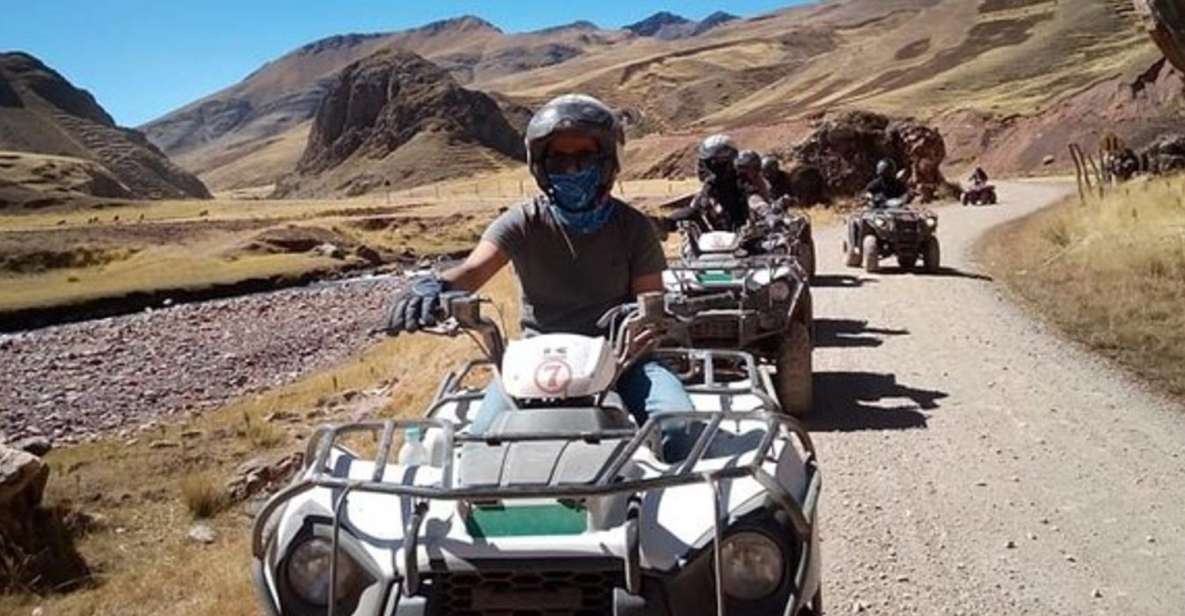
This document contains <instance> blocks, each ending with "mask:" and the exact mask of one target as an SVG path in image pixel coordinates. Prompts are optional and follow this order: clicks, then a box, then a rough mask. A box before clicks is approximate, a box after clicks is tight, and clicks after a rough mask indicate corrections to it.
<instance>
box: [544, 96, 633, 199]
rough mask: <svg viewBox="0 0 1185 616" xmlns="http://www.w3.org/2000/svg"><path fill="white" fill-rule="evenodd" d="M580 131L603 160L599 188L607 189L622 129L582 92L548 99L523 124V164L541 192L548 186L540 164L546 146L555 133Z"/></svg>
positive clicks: (622, 138) (618, 158) (601, 105)
mask: <svg viewBox="0 0 1185 616" xmlns="http://www.w3.org/2000/svg"><path fill="white" fill-rule="evenodd" d="M569 130H574V131H580V132H583V133H587V134H588V136H590V137H592V138H593V139H596V141H597V145H599V146H600V150H601V154H602V155H603V156H604V162H603V163H602V165H603V166H602V168H601V187H602V188H603V189H608V188H611V187H612V186H613V182H614V181H616V179H617V173H618V171H620V170H621V148H622V147H623V146H624V145H625V131H624V130H623V129H622V127H621V121H620V120H619V119H618V117H617V114H616V113H614V112H613V110H612V109H610V108H609V107H608V106H607V105H606V104H605V103H602V102H601V101H599V100H597V99H595V98H593V97H591V96H586V95H584V94H566V95H564V96H560V97H558V98H554V99H552V100H551V101H550V102H548V103H547V104H546V105H544V106H542V107H540V108H539V111H536V112H535V115H534V116H533V117H532V118H531V123H530V124H528V125H527V139H526V142H527V166H528V167H529V168H530V170H531V175H533V176H534V177H535V182H536V183H537V184H538V185H539V188H540V189H542V190H543V191H544V192H547V190H548V189H549V188H550V183H549V182H548V180H547V172H546V171H545V170H544V167H543V163H544V159H545V158H546V157H547V145H548V144H549V143H551V139H552V138H553V137H555V135H556V134H557V133H560V132H564V131H569Z"/></svg>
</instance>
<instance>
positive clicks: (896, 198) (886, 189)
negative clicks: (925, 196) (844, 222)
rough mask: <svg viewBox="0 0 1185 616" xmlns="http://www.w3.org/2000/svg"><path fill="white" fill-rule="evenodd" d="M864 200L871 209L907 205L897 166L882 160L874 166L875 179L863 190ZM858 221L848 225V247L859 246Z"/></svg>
mask: <svg viewBox="0 0 1185 616" xmlns="http://www.w3.org/2000/svg"><path fill="white" fill-rule="evenodd" d="M864 195H865V198H867V200H868V204H869V206H870V207H873V208H886V207H890V206H895V207H901V206H905V205H908V204H909V202H910V200H911V195H910V192H909V186H906V184H905V182H903V181H901V178H899V177H897V164H896V163H894V162H893V161H892V160H890V159H888V158H883V159H881V160H880V162H878V163H877V164H876V178H875V179H873V180H872V181H871V182H869V183H868V186H867V187H865V188H864ZM860 239H861V237H860V221H859V220H858V219H852V221H851V222H850V223H849V224H848V242H850V243H849V244H848V245H849V246H860Z"/></svg>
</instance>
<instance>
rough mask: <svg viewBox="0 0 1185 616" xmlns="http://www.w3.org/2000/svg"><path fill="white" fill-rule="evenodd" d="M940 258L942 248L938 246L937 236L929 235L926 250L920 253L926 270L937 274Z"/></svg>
mask: <svg viewBox="0 0 1185 616" xmlns="http://www.w3.org/2000/svg"><path fill="white" fill-rule="evenodd" d="M941 259H942V249H941V248H940V247H939V246H938V238H936V237H933V236H931V237H930V239H929V241H927V242H926V252H925V253H924V254H923V255H922V263H923V264H924V265H925V268H926V272H927V273H929V274H937V273H938V268H939V266H940V265H941Z"/></svg>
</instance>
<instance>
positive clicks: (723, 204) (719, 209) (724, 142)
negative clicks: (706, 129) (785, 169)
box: [660, 134, 750, 231]
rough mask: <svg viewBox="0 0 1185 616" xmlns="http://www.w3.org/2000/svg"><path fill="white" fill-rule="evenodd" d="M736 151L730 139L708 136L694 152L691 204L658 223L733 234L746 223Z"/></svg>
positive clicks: (746, 208) (746, 203)
mask: <svg viewBox="0 0 1185 616" xmlns="http://www.w3.org/2000/svg"><path fill="white" fill-rule="evenodd" d="M738 153H739V152H738V150H737V147H736V143H734V142H733V140H732V137H729V136H728V135H723V134H721V135H712V136H710V137H708V138H706V139H704V140H703V141H702V142H701V143H700V144H699V147H698V148H697V149H696V173H697V174H698V175H699V180H700V182H701V184H702V185H701V186H700V191H699V193H698V194H696V195H695V197H694V198H692V200H691V205H689V206H687V207H685V208H681V209H679V210H676V211H675V212H674V213H672V214H671V215H670V216H668V217H667V218H665V219H663V220H661V221H660V222H661V224H662V226H663V227H664V229H665V230H667V231H674V230H675V229H676V227H677V224H678V223H680V222H684V221H691V222H694V223H695V224H696V225H697V226H699V228H700V230H701V231H736V230H738V229H740V228H741V227H744V226H745V224H746V223H747V222H748V221H749V215H750V211H749V199H748V195H747V194H746V193H745V190H744V189H743V188H742V187H741V183H740V181H739V178H738V177H737V166H736V162H737V155H738Z"/></svg>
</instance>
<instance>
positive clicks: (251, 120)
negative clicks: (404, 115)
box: [142, 17, 631, 189]
mask: <svg viewBox="0 0 1185 616" xmlns="http://www.w3.org/2000/svg"><path fill="white" fill-rule="evenodd" d="M629 36H631V35H629V34H628V33H624V32H605V31H601V30H598V29H597V28H596V26H593V25H592V24H589V23H587V22H578V23H575V24H570V25H568V26H562V27H558V28H551V29H548V30H546V31H540V32H533V33H523V34H505V33H503V32H502V31H500V30H498V29H497V28H496V27H494V26H493V25H491V24H489V23H488V22H485V21H483V20H481V19H478V18H476V17H460V18H456V19H450V20H446V21H440V22H436V23H432V24H428V25H426V26H423V27H421V28H416V29H413V30H407V31H402V32H393V33H383V34H365V35H364V34H348V35H342V36H335V37H330V38H327V39H323V40H320V41H317V42H315V43H311V44H309V45H305V46H304V47H301V48H299V49H297V50H295V51H292V52H290V53H288V54H285V55H284V56H282V57H281V58H279V59H277V60H275V61H273V62H270V63H268V64H266V65H264V66H263V67H261V68H260V69H258V70H256V71H255V72H254V73H252V74H251V75H249V76H247V77H246V78H245V79H244V80H243V81H241V82H239V83H238V84H235V85H234V86H231V87H229V88H227V89H225V90H222V91H220V92H217V93H215V94H212V95H210V96H208V97H206V98H204V99H201V100H199V101H196V102H194V103H192V104H190V105H187V106H185V107H183V108H181V109H178V110H177V111H174V112H172V113H169V114H168V115H166V116H164V117H162V118H160V119H158V120H154V121H152V122H149V123H148V124H146V125H144V126H143V127H142V130H144V132H145V133H146V134H147V135H148V138H149V139H150V140H151V141H152V142H153V143H155V144H157V145H158V146H160V148H161V149H162V150H164V151H165V152H166V153H168V154H169V155H170V156H171V157H173V158H174V159H175V160H177V161H178V163H180V164H181V165H184V166H185V167H186V168H187V169H189V170H191V171H193V172H194V173H197V174H198V175H199V176H200V177H202V178H203V179H204V180H205V181H207V182H208V183H209V184H210V185H211V186H214V187H215V188H219V189H222V188H240V187H245V186H258V185H265V184H270V183H272V182H275V181H276V180H277V179H278V178H279V177H281V176H282V175H284V174H286V173H288V172H291V171H292V169H293V168H294V166H295V164H296V162H297V160H298V159H299V158H300V156H301V154H302V152H303V151H304V150H303V149H304V145H305V141H306V138H307V136H308V131H309V126H310V122H311V121H312V119H313V115H314V114H315V113H316V110H317V107H318V104H319V103H320V101H321V99H322V98H323V97H324V96H325V94H326V92H327V91H328V89H329V87H330V86H331V84H332V83H333V79H334V77H335V76H336V74H337V73H338V72H339V71H341V70H342V69H343V68H345V67H346V66H348V65H350V64H351V63H354V62H357V61H359V60H361V59H363V58H365V57H367V56H369V55H371V54H373V53H375V52H377V51H380V50H382V49H392V48H399V49H404V50H408V51H412V52H414V53H416V54H418V55H420V56H423V57H425V58H427V59H429V60H431V61H432V62H434V63H436V64H437V65H439V66H441V67H443V68H445V69H446V70H448V71H449V72H450V73H452V75H453V76H454V77H455V78H456V79H457V80H458V81H459V82H460V83H462V84H473V83H475V82H478V81H480V80H484V79H489V78H494V77H503V76H506V75H510V74H514V73H516V72H521V71H526V70H531V69H534V68H538V67H541V66H548V65H552V64H557V63H560V62H564V61H567V60H569V59H571V58H573V57H576V56H579V55H582V54H584V53H589V52H591V51H594V50H597V49H600V48H603V47H607V46H610V45H612V44H614V43H615V42H617V41H619V40H621V39H624V38H628V37H629Z"/></svg>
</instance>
